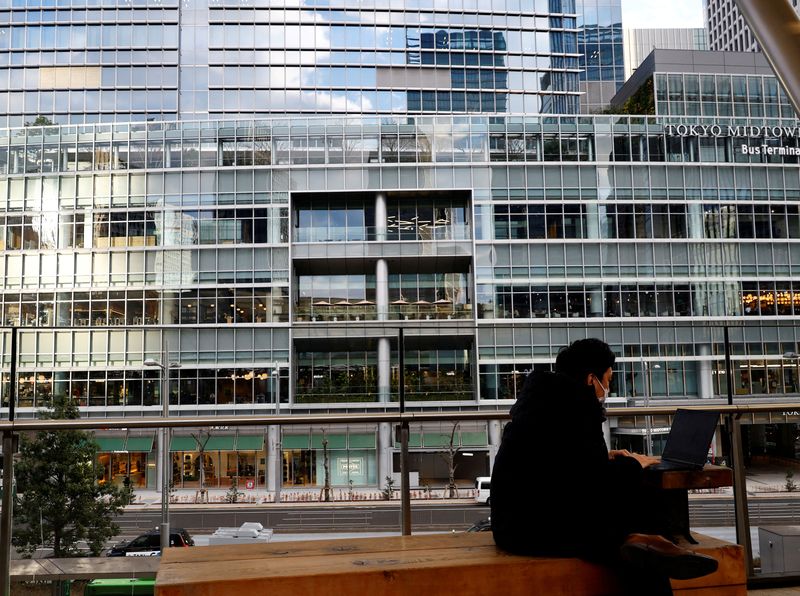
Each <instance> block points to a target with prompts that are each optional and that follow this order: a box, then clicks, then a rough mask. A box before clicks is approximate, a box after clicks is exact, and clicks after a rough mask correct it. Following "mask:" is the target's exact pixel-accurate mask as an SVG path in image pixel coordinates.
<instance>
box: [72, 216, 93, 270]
mask: <svg viewBox="0 0 800 596" xmlns="http://www.w3.org/2000/svg"><path fill="white" fill-rule="evenodd" d="M78 217H80V216H78ZM92 220H93V218H92V213H91V211H84V213H83V246H76V247H75V248H89V247H91V246H93V245H94V235H93V234H92V231H93V226H92ZM77 225H80V224H77ZM81 274H82V275H90V273H89V272H88V271H83V272H81Z"/></svg>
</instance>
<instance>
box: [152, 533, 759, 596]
mask: <svg viewBox="0 0 800 596" xmlns="http://www.w3.org/2000/svg"><path fill="white" fill-rule="evenodd" d="M696 537H697V538H699V539H700V542H701V544H700V545H699V546H697V547H694V548H696V549H697V550H699V551H701V552H709V553H712V554H713V556H715V557H717V558H718V559H719V560H720V570H719V571H717V572H716V573H714V574H712V575H710V576H707V577H706V578H698V579H697V580H689V581H684V582H674V583H673V585H674V588H675V589H676V590H677V592H676V593H679V594H680V593H684V594H687V596H688V594H692V595H693V596H700V595H703V596H705V595H717V594H719V595H722V594H725V595H726V596H727V595H730V596H734V595H738V594H744V593H746V592H742V591H741V590H742V589H744V586H745V580H744V565H743V563H742V558H741V557H742V553H741V548H739V547H738V546H736V545H731V544H728V543H724V542H721V541H717V540H714V539H711V538H708V537H705V536H696ZM618 588H619V586H618V584H617V581H616V578H615V577H614V575H613V573H611V572H610V571H609V570H608V569H606V568H604V567H602V566H599V565H594V564H591V563H587V562H585V561H581V560H578V559H558V558H545V557H521V556H516V555H510V554H508V553H505V552H503V551H501V550H499V549H498V548H497V547H496V546H495V545H494V541H493V539H492V535H491V533H489V532H481V533H471V534H467V533H457V534H437V535H428V536H408V537H404V536H397V537H389V538H356V539H350V540H315V541H304V542H292V543H272V544H258V545H232V546H218V547H204V548H194V549H170V550H169V551H167V555H166V556H165V557H164V561H163V562H162V566H161V569H160V570H159V573H158V578H157V582H156V594H158V595H159V596H206V595H207V596H211V595H215V596H227V595H233V594H247V593H249V592H252V593H253V594H256V593H259V594H260V593H268V594H270V596H273V595H277V596H280V595H283V594H285V595H287V596H289V595H291V596H296V595H301V594H309V595H314V596H328V595H330V596H334V595H336V596H338V595H340V594H350V593H354V594H361V593H363V594H369V595H370V596H372V595H375V596H383V595H385V596H401V595H403V596H404V595H407V594H411V595H414V594H415V593H417V592H418V593H420V594H422V593H424V594H425V596H437V595H439V594H441V595H443V596H444V595H448V596H449V595H450V594H454V593H457V594H459V596H471V595H474V596H479V595H483V594H487V593H493V594H503V595H504V596H515V595H517V594H520V595H521V594H526V595H528V594H536V593H542V594H545V593H546V594H548V595H550V594H552V595H554V596H561V595H562V594H564V595H566V594H587V595H588V594H593V595H597V594H613V593H615V592H616V591H617V590H618Z"/></svg>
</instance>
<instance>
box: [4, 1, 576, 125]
mask: <svg viewBox="0 0 800 596" xmlns="http://www.w3.org/2000/svg"><path fill="white" fill-rule="evenodd" d="M579 68H580V65H579V48H578V28H577V13H576V7H575V2H574V0H525V1H520V0H503V1H502V2H494V3H492V4H491V6H487V7H482V9H481V11H480V12H479V11H478V5H477V2H476V1H475V0H468V1H467V2H458V3H450V4H448V3H447V2H445V3H441V2H432V1H431V0H427V1H421V2H415V3H414V4H413V6H411V5H403V6H402V7H387V6H384V5H382V4H380V3H374V2H367V3H364V2H351V1H348V0H340V1H337V2H334V3H327V4H326V5H325V6H321V5H320V6H299V5H288V6H285V5H283V4H281V5H280V7H279V8H277V7H275V6H274V5H273V3H272V2H269V1H267V0H260V1H254V2H248V3H247V4H246V5H241V3H239V2H224V1H216V0H215V1H212V2H207V1H206V0H187V1H184V2H177V1H175V0H166V1H165V0H145V1H142V2H137V3H136V5H135V6H132V5H131V4H130V3H127V2H124V3H123V2H118V1H116V0H103V1H102V2H101V1H99V0H97V1H94V0H92V1H88V0H82V1H74V2H68V1H67V2H62V1H44V0H31V1H30V2H20V1H17V0H13V1H12V0H3V1H2V2H0V125H3V126H6V125H7V126H20V125H23V124H24V123H33V122H37V123H42V122H48V121H49V122H55V123H59V124H62V123H92V122H127V121H145V120H148V121H161V120H175V119H198V118H200V119H203V118H211V119H215V118H217V119H219V118H248V117H260V116H265V115H269V114H286V113H315V114H363V113H366V114H369V113H384V114H386V113H409V112H411V113H414V112H428V113H431V112H438V113H467V112H470V113H475V112H478V113H481V112H482V113H509V112H517V113H521V112H526V113H575V112H577V111H578V98H579V88H578V78H579V72H580V70H579Z"/></svg>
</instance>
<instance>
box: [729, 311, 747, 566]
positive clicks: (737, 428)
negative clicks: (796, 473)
mask: <svg viewBox="0 0 800 596" xmlns="http://www.w3.org/2000/svg"><path fill="white" fill-rule="evenodd" d="M722 341H723V347H724V349H725V377H726V379H727V386H728V405H729V406H732V405H733V363H732V362H731V338H730V334H729V333H728V326H727V325H725V326H723V328H722ZM740 416H741V415H740V414H728V416H727V417H726V419H725V426H726V427H727V428H728V438H729V443H730V449H731V453H730V456H731V459H733V511H734V518H735V521H736V542H737V543H738V544H739V545H740V546H741V547H742V548H744V558H745V569H746V571H747V576H748V577H750V576H751V575H753V546H752V544H751V542H750V512H749V511H748V509H747V478H746V476H745V471H744V451H743V449H742V427H741V424H740V421H739V418H740Z"/></svg>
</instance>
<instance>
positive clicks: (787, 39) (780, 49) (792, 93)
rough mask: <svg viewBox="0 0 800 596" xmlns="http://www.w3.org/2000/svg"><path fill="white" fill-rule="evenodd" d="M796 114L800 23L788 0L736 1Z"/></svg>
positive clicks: (799, 89)
mask: <svg viewBox="0 0 800 596" xmlns="http://www.w3.org/2000/svg"><path fill="white" fill-rule="evenodd" d="M736 7H737V8H738V9H739V12H740V13H742V17H744V20H745V22H746V23H747V26H748V27H750V31H752V32H753V36H754V37H755V38H756V41H758V45H760V46H761V49H762V50H763V52H764V55H765V56H766V58H767V61H768V62H769V64H770V66H771V67H772V70H774V71H775V76H777V77H778V80H779V81H780V83H781V85H783V88H784V90H785V91H786V94H787V95H788V96H789V101H791V102H792V105H793V106H794V111H795V112H797V113H798V114H800V19H799V18H798V17H797V13H796V12H795V11H794V8H793V7H792V5H791V3H790V2H789V0H769V1H767V0H736Z"/></svg>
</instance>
